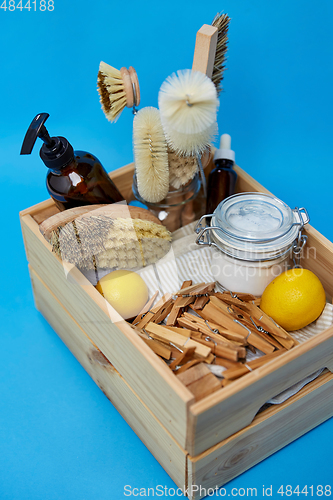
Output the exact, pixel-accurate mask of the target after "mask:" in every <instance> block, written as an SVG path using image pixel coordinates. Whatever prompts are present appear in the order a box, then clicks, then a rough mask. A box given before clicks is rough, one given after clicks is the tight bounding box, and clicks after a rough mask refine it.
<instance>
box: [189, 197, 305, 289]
mask: <svg viewBox="0 0 333 500" xmlns="http://www.w3.org/2000/svg"><path fill="white" fill-rule="evenodd" d="M208 218H211V223H210V225H207V221H206V219H208ZM309 220H310V217H309V215H308V212H307V211H306V209H305V208H295V209H294V210H292V209H291V208H289V207H288V205H286V204H285V203H284V202H283V201H281V200H279V199H278V198H275V197H274V196H272V195H269V194H265V193H239V194H235V195H233V196H230V197H229V198H226V199H225V200H223V201H222V202H221V203H220V204H219V205H218V207H217V208H216V210H215V211H214V213H213V214H207V215H204V216H203V217H201V219H200V220H199V222H198V224H197V226H196V229H195V231H196V232H197V233H198V234H199V235H198V238H197V240H196V243H197V244H198V245H209V246H212V247H214V251H213V252H212V261H211V272H212V274H213V276H214V278H215V279H216V280H217V281H218V282H219V283H220V284H221V285H222V286H223V287H224V288H226V289H228V290H231V291H233V292H245V293H252V294H254V295H261V294H262V293H263V291H264V290H265V288H266V286H267V285H268V284H269V283H270V282H271V281H272V280H273V279H274V278H275V277H276V276H278V275H279V274H281V273H282V272H283V271H285V270H286V269H287V267H288V263H289V259H290V258H291V257H293V259H294V265H295V266H299V259H300V254H301V250H302V248H303V247H304V245H305V243H306V236H305V235H302V229H303V227H304V225H305V224H307V223H308V222H309Z"/></svg>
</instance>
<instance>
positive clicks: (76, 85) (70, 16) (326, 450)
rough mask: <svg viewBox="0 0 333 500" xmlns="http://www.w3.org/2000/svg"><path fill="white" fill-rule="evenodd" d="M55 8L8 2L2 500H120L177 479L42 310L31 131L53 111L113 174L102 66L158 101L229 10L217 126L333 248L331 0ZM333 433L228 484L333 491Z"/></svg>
mask: <svg viewBox="0 0 333 500" xmlns="http://www.w3.org/2000/svg"><path fill="white" fill-rule="evenodd" d="M54 3H55V9H54V11H53V12H33V11H30V12H28V11H25V12H20V11H19V10H15V11H14V12H9V10H7V11H4V10H3V9H0V28H1V29H0V43H1V58H0V60H1V66H0V67H1V81H0V110H1V125H0V127H1V128H0V159H1V160H0V161H1V177H0V178H1V205H2V238H1V241H2V244H1V252H2V259H1V262H2V270H1V275H2V276H1V284H2V286H1V301H0V308H1V311H0V312H1V351H2V355H1V362H0V500H3V499H8V500H28V499H29V500H30V499H33V500H45V499H47V500H55V499H57V500H58V499H66V500H74V499H75V500H92V499H94V498H99V499H101V500H111V499H112V500H113V499H115V500H118V499H121V498H125V497H124V495H123V491H124V486H125V485H132V487H133V488H134V487H139V488H141V487H142V488H148V487H154V486H156V485H158V484H160V485H165V486H167V487H170V488H171V487H173V486H174V484H173V482H172V481H171V479H170V478H169V477H168V476H167V474H166V473H165V472H164V470H163V469H162V468H161V467H160V466H159V464H158V463H157V462H156V461H155V459H154V458H153V457H152V455H151V454H150V453H149V451H148V450H147V449H146V448H145V446H144V445H143V444H142V443H141V442H140V440H139V439H138V438H137V437H136V435H135V434H134V433H133V432H132V431H131V429H130V428H129V426H128V425H127V424H126V423H125V421H124V420H123V419H122V418H121V417H120V415H119V414H118V413H117V411H116V410H115V409H114V408H113V406H112V405H111V404H110V402H109V401H108V400H107V398H106V397H105V396H104V394H103V393H102V392H101V391H100V390H99V389H98V388H97V386H95V384H94V382H93V381H92V380H91V379H90V377H89V376H88V375H87V374H86V372H85V371H84V370H83V368H81V366H80V365H79V363H78V362H77V361H76V360H75V358H74V357H73V356H72V355H71V353H70V352H69V351H68V350H67V348H66V347H65V346H64V345H63V343H62V342H61V341H60V339H59V338H58V337H57V335H56V334H55V333H54V332H53V330H52V329H51V328H50V327H49V326H48V324H47V323H46V321H45V320H44V319H43V317H42V316H41V315H40V314H39V313H38V312H37V311H36V310H35V309H34V304H33V299H32V293H31V287H30V281H29V277H28V270H27V262H26V258H25V253H24V248H23V243H22V238H21V234H20V227H19V219H18V212H19V211H20V210H22V209H24V208H27V207H28V206H31V205H33V204H35V203H38V202H39V201H42V200H44V199H45V198H46V197H47V193H46V188H45V175H46V169H45V167H44V165H43V163H42V162H41V161H40V159H39V157H38V151H39V147H36V148H35V150H34V152H33V154H32V155H31V156H28V157H27V156H24V157H20V156H19V151H20V147H21V143H22V139H23V137H24V134H25V131H26V128H27V126H28V125H29V123H30V121H31V120H32V118H33V117H34V116H35V115H36V114H37V113H39V112H44V111H47V112H49V113H50V115H51V116H50V118H49V120H48V124H47V125H48V128H49V131H50V133H51V135H63V136H65V137H67V138H68V139H69V140H70V142H71V143H72V144H73V146H74V148H76V149H85V150H88V151H90V152H92V153H94V154H95V155H97V156H98V157H99V158H100V160H101V161H102V163H104V165H105V167H106V169H107V170H113V169H116V168H118V167H120V166H122V165H125V164H127V163H129V162H131V161H132V145H131V126H132V114H131V112H130V110H126V111H125V112H124V113H123V114H122V116H121V117H120V119H119V121H118V122H117V124H113V125H112V124H110V123H109V122H108V121H107V120H106V118H105V117H104V114H103V113H102V111H101V109H100V104H99V99H98V94H97V91H96V76H97V71H98V65H99V62H100V60H104V61H105V62H107V63H109V64H111V65H112V66H115V67H116V68H120V67H121V66H127V67H128V66H129V65H133V66H134V67H135V68H136V70H137V72H138V75H139V80H140V87H141V93H142V105H141V106H147V105H153V106H156V105H157V94H158V90H159V87H160V85H161V83H162V82H163V80H164V79H165V78H166V77H167V76H168V75H169V74H171V73H172V72H173V71H175V70H177V69H184V68H188V67H191V64H192V57H193V50H194V42H195V35H196V31H197V30H198V29H199V28H200V27H201V25H202V24H204V23H207V24H209V23H211V21H212V19H213V17H214V15H215V14H216V13H217V12H218V11H222V10H223V11H224V12H226V13H228V14H229V16H230V17H231V24H230V32H229V39H230V45H229V52H228V62H227V67H228V70H227V71H226V73H225V80H224V92H223V94H222V96H221V105H220V111H219V119H218V121H219V131H220V133H225V132H228V133H230V134H231V136H232V145H233V149H234V150H235V151H236V160H237V163H238V164H239V165H240V166H241V167H242V168H244V169H245V170H246V171H247V172H249V173H250V174H251V175H253V176H254V177H255V178H256V179H257V180H259V181H260V182H261V183H262V184H264V185H265V186H266V187H267V188H268V189H269V190H271V191H273V192H274V194H275V195H276V196H278V197H279V198H282V199H283V200H284V201H285V202H287V203H288V204H289V205H290V206H292V207H294V206H295V205H299V206H303V205H304V206H306V207H307V209H308V211H309V212H310V215H311V222H312V224H313V225H314V226H315V227H316V228H317V229H318V230H319V231H320V232H322V233H323V234H324V235H325V236H327V237H328V238H329V239H331V240H332V239H333V229H332V223H331V220H332V215H333V213H332V195H331V193H332V167H333V165H332V133H333V130H332V128H333V127H332V123H333V122H332V111H333V105H332V81H333V78H332V76H333V75H332V72H333V71H332V67H333V66H332V47H333V45H332V19H333V2H332V1H331V0H326V1H325V0H318V1H317V2H314V1H309V0H302V1H299V0H280V1H279V2H271V1H267V0H252V1H251V2H246V1H244V0H243V1H241V0H224V1H220V2H216V1H210V2H204V1H202V2H198V1H191V2H185V1H182V0H180V1H176V0H169V1H168V2H165V3H162V2H153V1H145V2H141V3H140V2H134V1H131V0H128V1H127V2H115V1H111V2H110V1H109V2H108V1H106V0H104V1H102V0H101V1H99V2H87V1H84V0H82V1H81V2H74V1H72V2H68V1H67V2H65V0H55V2H54ZM7 4H8V0H7ZM37 5H38V3H37ZM39 146H40V145H39ZM332 431H333V422H332V420H331V421H328V422H326V423H324V424H322V425H321V426H319V427H318V428H317V429H315V430H313V431H312V432H310V433H308V434H306V435H305V436H304V437H302V438H301V439H299V440H297V441H296V442H294V443H293V444H291V445H289V446H288V447H286V448H285V449H283V450H281V451H279V452H278V453H276V454H275V455H273V456H272V457H270V458H269V459H267V460H265V461H264V462H262V463H261V464H259V465H257V466H256V467H254V468H252V469H251V470H249V471H248V472H246V473H245V474H243V475H242V476H240V477H238V478H236V479H235V480H234V481H232V482H231V483H230V484H229V485H228V486H227V488H228V490H229V491H230V490H231V487H237V488H241V487H245V488H246V487H257V488H258V496H259V497H261V491H262V486H263V485H265V486H269V485H271V484H272V485H274V489H275V491H276V490H277V488H278V487H279V486H280V485H281V484H284V485H287V484H291V485H293V486H296V485H297V484H299V485H301V486H304V485H305V484H307V485H311V484H313V485H317V484H323V485H325V484H330V482H331V484H332V483H333V481H332V463H331V460H332V453H331V446H332ZM302 496H303V495H301V497H302ZM274 497H275V498H279V497H280V496H279V495H277V494H275V495H274Z"/></svg>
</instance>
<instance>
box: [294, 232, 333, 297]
mask: <svg viewBox="0 0 333 500" xmlns="http://www.w3.org/2000/svg"><path fill="white" fill-rule="evenodd" d="M305 234H306V235H307V237H308V240H307V243H306V246H305V247H304V251H303V258H302V260H301V265H302V266H303V267H305V268H307V269H310V271H312V272H313V273H315V274H316V275H317V276H318V278H319V279H320V281H321V282H322V284H323V286H324V288H325V290H326V292H327V295H328V298H329V299H332V297H333V243H332V242H330V241H329V240H328V239H327V238H325V236H323V235H322V234H320V233H319V231H317V230H316V229H315V228H314V227H312V226H306V231H305Z"/></svg>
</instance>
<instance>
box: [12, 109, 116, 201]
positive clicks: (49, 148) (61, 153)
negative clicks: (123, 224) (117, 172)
mask: <svg viewBox="0 0 333 500" xmlns="http://www.w3.org/2000/svg"><path fill="white" fill-rule="evenodd" d="M49 116H50V115H49V114H48V113H39V114H38V115H36V116H35V118H34V119H33V120H32V122H31V124H30V126H29V128H28V130H27V133H26V134H25V137H24V141H23V144H22V148H21V155H26V154H30V153H31V151H32V149H33V147H34V145H35V142H36V140H37V138H38V137H39V138H40V139H41V140H42V141H43V142H44V144H43V145H42V147H41V149H40V152H39V155H40V157H41V159H42V160H43V162H44V163H45V165H46V166H47V167H48V168H49V172H48V174H47V178H46V186H47V189H48V192H49V194H50V195H51V197H52V198H53V199H54V201H55V203H56V205H57V206H58V208H59V209H60V210H65V209H67V208H73V207H77V206H82V205H90V204H93V205H94V204H103V203H106V204H108V203H115V202H118V201H123V200H124V198H123V197H122V195H121V194H120V193H119V191H118V189H117V188H116V186H115V185H114V183H113V182H112V180H111V179H110V177H109V176H108V174H107V172H106V171H105V170H104V168H103V166H102V165H101V163H100V161H99V160H98V159H97V158H96V156H94V155H92V154H90V153H87V152H86V151H74V150H73V147H72V145H71V144H70V143H69V142H68V140H67V139H65V137H61V136H58V137H50V135H49V133H48V131H47V129H46V127H45V125H44V124H45V122H46V120H47V119H48V117H49Z"/></svg>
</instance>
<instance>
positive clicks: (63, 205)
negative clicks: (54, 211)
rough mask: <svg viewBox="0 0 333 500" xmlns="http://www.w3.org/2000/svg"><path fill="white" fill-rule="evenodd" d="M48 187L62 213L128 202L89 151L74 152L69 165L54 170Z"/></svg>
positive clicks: (48, 175) (50, 171)
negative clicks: (81, 207) (85, 206)
mask: <svg viewBox="0 0 333 500" xmlns="http://www.w3.org/2000/svg"><path fill="white" fill-rule="evenodd" d="M46 186H47V190H48V192H49V194H50V196H51V197H52V198H53V199H54V201H55V203H56V205H57V206H58V208H60V210H65V209H67V208H73V207H78V206H82V205H94V204H99V203H116V202H117V201H122V200H123V199H124V198H123V197H122V195H121V194H120V193H119V191H118V189H117V188H116V186H115V185H114V183H113V182H112V181H111V179H110V177H109V176H108V174H107V173H106V171H105V170H104V168H103V167H102V165H101V163H100V162H99V160H98V159H97V158H96V156H93V155H92V154H90V153H87V152H86V151H74V158H73V160H72V161H71V162H70V163H69V164H68V165H65V166H64V167H61V168H58V169H56V168H50V169H49V172H48V174H47V177H46Z"/></svg>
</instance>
